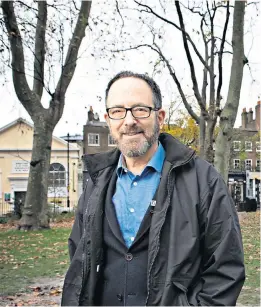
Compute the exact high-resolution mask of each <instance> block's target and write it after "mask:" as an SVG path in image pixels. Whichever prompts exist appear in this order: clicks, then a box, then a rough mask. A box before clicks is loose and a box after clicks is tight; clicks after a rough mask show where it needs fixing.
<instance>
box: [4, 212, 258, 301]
mask: <svg viewBox="0 0 261 307" xmlns="http://www.w3.org/2000/svg"><path fill="white" fill-rule="evenodd" d="M69 219H70V216H68V220H69ZM63 222H64V220H62V223H61V224H60V226H59V228H54V229H51V230H45V231H41V232H19V231H16V230H11V231H10V230H9V231H0V276H1V280H0V295H12V294H17V293H20V292H23V291H25V290H26V286H27V285H28V284H30V283H31V282H32V281H33V278H37V277H57V276H62V275H64V274H65V272H66V270H67V268H68V265H69V257H68V248H67V239H68V236H69V233H70V231H71V228H70V223H66V222H65V223H63ZM241 229H242V235H243V243H244V252H245V264H246V273H247V277H246V282H245V285H244V287H243V290H242V292H241V294H240V297H239V300H238V304H239V305H252V306H253V305H259V302H260V294H259V293H260V241H259V236H260V214H259V212H257V213H248V214H247V217H246V218H244V220H243V222H242V223H241Z"/></svg>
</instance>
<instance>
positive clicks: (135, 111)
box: [106, 106, 159, 119]
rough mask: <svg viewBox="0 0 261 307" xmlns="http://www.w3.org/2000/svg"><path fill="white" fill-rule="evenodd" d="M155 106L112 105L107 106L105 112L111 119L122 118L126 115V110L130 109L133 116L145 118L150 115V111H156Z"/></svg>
mask: <svg viewBox="0 0 261 307" xmlns="http://www.w3.org/2000/svg"><path fill="white" fill-rule="evenodd" d="M158 110H159V109H157V108H152V107H144V106H137V107H133V108H123V107H113V108H107V109H106V112H107V113H108V115H109V118H111V119H124V118H125V117H126V115H127V112H128V111H131V114H132V116H133V117H134V118H138V119H139V118H147V117H149V116H150V114H151V111H158Z"/></svg>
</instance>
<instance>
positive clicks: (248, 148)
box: [245, 141, 252, 151]
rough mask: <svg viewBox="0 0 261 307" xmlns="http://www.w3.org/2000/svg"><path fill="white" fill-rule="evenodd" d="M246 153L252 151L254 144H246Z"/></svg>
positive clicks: (247, 142)
mask: <svg viewBox="0 0 261 307" xmlns="http://www.w3.org/2000/svg"><path fill="white" fill-rule="evenodd" d="M245 147H246V151H252V142H249V141H246V142H245Z"/></svg>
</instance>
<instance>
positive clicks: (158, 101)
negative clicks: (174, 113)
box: [105, 71, 162, 109]
mask: <svg viewBox="0 0 261 307" xmlns="http://www.w3.org/2000/svg"><path fill="white" fill-rule="evenodd" d="M123 78H137V79H141V80H143V81H145V82H146V83H147V84H148V86H149V87H150V89H151V91H152V95H153V103H154V107H155V108H157V109H161V108H162V97H161V92H160V88H159V86H158V84H157V83H156V82H155V81H154V80H153V79H152V78H150V77H149V76H148V75H145V74H138V73H134V72H132V71H121V72H119V73H118V74H117V75H116V76H114V77H113V78H112V79H111V80H110V82H109V83H108V85H107V88H106V91H105V103H106V105H107V98H108V94H109V90H110V88H111V86H112V85H113V83H114V82H115V81H117V80H119V79H123Z"/></svg>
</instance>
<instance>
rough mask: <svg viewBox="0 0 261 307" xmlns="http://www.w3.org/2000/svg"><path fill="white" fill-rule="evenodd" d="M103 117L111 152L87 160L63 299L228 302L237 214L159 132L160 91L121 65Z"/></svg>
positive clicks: (238, 250) (190, 157) (237, 254)
mask: <svg viewBox="0 0 261 307" xmlns="http://www.w3.org/2000/svg"><path fill="white" fill-rule="evenodd" d="M106 107H107V109H106V111H107V113H106V114H105V119H106V121H107V123H108V126H109V127H110V132H111V135H112V136H113V138H114V139H115V140H116V142H117V145H118V149H115V150H113V151H111V152H107V153H99V154H95V155H90V156H88V157H87V159H86V161H87V167H88V171H89V179H88V183H87V185H86V187H85V190H84V192H83V195H82V196H81V198H80V201H79V206H78V211H77V214H76V219H75V222H74V225H73V229H72V233H71V236H70V238H69V251H70V258H71V265H70V267H69V270H68V272H67V275H66V277H65V282H64V288H63V297H62V305H67V306H72V305H103V306H109V305H111V306H142V305H143V306H144V305H155V306H156V305H161V306H163V305H173V306H178V305H179V306H182V305H183V306H186V305H219V306H220V305H227V306H231V305H235V304H236V300H237V297H238V295H239V293H240V290H241V288H242V285H243V282H244V279H245V270H244V263H243V247H242V239H241V233H240V227H239V222H238V218H237V213H236V211H235V206H234V203H233V201H232V199H231V197H230V195H229V193H228V190H227V187H226V184H225V182H224V181H223V180H222V178H221V176H220V175H219V174H218V173H217V172H216V171H215V169H214V168H213V167H212V166H211V165H210V164H209V163H207V162H206V161H203V160H201V159H200V158H198V157H197V156H195V153H194V151H192V150H191V149H189V148H187V147H186V146H184V145H183V144H181V143H180V142H178V141H177V140H176V139H174V138H173V137H172V136H170V135H168V134H164V133H163V134H160V128H161V127H162V126H163V123H164V118H165V112H164V110H163V109H162V99H161V93H160V89H159V87H158V86H157V84H156V83H155V82H154V81H153V80H152V79H150V78H149V77H148V76H146V75H141V74H135V73H132V72H121V73H119V74H118V75H116V76H115V77H114V78H113V79H112V80H111V81H110V82H109V84H108V87H107V90H106Z"/></svg>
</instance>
